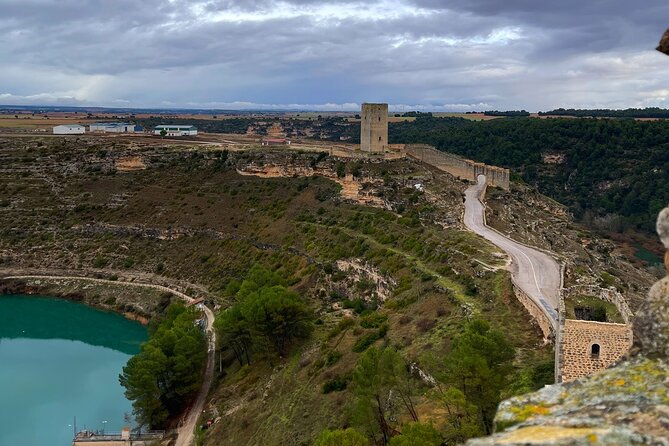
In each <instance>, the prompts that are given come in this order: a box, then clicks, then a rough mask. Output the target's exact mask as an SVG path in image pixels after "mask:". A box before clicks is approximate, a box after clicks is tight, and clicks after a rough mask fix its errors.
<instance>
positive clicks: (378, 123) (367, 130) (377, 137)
mask: <svg viewBox="0 0 669 446" xmlns="http://www.w3.org/2000/svg"><path fill="white" fill-rule="evenodd" d="M360 148H361V149H362V151H363V152H369V153H383V152H385V151H386V150H388V104H368V103H364V104H362V120H361V122H360Z"/></svg>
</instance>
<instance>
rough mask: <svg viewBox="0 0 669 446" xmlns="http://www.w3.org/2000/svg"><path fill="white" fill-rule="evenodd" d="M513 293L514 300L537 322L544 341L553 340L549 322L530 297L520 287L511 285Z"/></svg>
mask: <svg viewBox="0 0 669 446" xmlns="http://www.w3.org/2000/svg"><path fill="white" fill-rule="evenodd" d="M513 291H514V292H515V293H516V298H517V299H518V301H520V303H521V304H523V306H524V307H525V309H526V310H527V312H528V313H530V316H532V318H533V319H534V320H535V321H536V322H537V324H538V325H539V328H541V331H542V333H543V334H544V338H545V339H553V337H554V335H555V333H554V332H553V325H552V324H551V321H550V320H549V319H548V316H546V313H545V312H544V311H543V310H542V309H541V308H540V307H539V305H537V303H536V302H535V301H533V300H532V299H531V298H530V296H528V295H527V294H525V292H524V291H523V290H521V289H520V287H518V286H516V285H515V284H514V285H513Z"/></svg>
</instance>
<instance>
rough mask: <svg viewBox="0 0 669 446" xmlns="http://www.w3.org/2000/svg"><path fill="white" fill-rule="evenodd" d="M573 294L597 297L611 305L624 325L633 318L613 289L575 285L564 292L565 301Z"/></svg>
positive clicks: (624, 301) (625, 302) (624, 302)
mask: <svg viewBox="0 0 669 446" xmlns="http://www.w3.org/2000/svg"><path fill="white" fill-rule="evenodd" d="M573 294H585V295H589V296H597V297H598V298H599V299H601V300H603V301H606V302H609V303H612V304H613V305H615V306H616V308H617V309H618V312H619V313H620V316H622V318H623V320H624V321H625V323H626V324H630V323H631V322H632V317H633V316H634V315H633V313H632V310H630V307H629V305H627V301H626V300H625V297H624V296H623V295H622V294H620V293H619V292H618V291H617V290H615V289H614V288H602V287H599V286H596V285H576V286H572V287H569V288H566V289H565V290H564V297H565V299H567V298H569V297H570V296H571V295H573Z"/></svg>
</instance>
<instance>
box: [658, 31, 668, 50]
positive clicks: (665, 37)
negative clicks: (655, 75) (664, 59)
mask: <svg viewBox="0 0 669 446" xmlns="http://www.w3.org/2000/svg"><path fill="white" fill-rule="evenodd" d="M656 49H657V50H658V51H660V52H662V53H664V54H667V55H669V29H668V30H666V31H665V33H664V35H663V36H662V39H661V40H660V46H658V47H657V48H656Z"/></svg>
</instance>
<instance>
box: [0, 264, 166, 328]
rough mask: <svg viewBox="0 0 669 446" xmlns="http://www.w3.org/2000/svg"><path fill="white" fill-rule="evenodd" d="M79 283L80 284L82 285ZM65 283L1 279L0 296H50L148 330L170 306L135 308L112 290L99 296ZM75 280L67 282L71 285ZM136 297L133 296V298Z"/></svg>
mask: <svg viewBox="0 0 669 446" xmlns="http://www.w3.org/2000/svg"><path fill="white" fill-rule="evenodd" d="M84 280H85V279H83V278H82V279H81V280H80V281H84ZM64 281H65V280H64V279H62V278H59V277H56V276H54V278H53V279H4V278H0V295H28V296H32V295H34V296H51V297H55V298H58V299H63V300H68V301H72V302H77V303H81V304H84V305H86V306H89V307H91V308H94V309H96V310H101V311H106V312H110V313H115V314H119V315H121V316H123V317H124V318H126V319H128V320H131V321H134V322H138V323H140V324H142V325H144V326H148V324H149V321H150V320H151V318H152V317H154V316H156V315H157V314H159V313H160V312H162V309H163V308H164V307H167V305H169V302H171V300H172V296H169V297H168V296H164V295H163V296H160V299H161V300H162V302H158V305H155V306H154V307H149V308H146V307H145V306H142V307H140V306H138V305H137V304H136V302H131V301H130V299H127V298H126V294H127V293H122V292H120V291H121V290H114V289H113V286H107V287H104V288H106V290H107V292H100V291H101V290H100V288H99V287H97V288H95V289H94V290H91V289H90V288H87V287H85V286H82V285H80V284H79V285H73V284H71V283H65V284H64V283H63V282H64ZM72 281H74V280H70V282H72ZM142 293H150V290H142ZM135 296H136V294H135Z"/></svg>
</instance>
